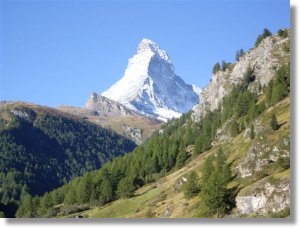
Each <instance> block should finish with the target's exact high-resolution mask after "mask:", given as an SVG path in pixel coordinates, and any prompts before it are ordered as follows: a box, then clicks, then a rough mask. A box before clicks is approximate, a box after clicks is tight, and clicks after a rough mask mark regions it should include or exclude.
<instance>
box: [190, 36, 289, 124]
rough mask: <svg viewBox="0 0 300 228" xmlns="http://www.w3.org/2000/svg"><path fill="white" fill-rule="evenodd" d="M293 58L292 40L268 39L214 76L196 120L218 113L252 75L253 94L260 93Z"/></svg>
mask: <svg viewBox="0 0 300 228" xmlns="http://www.w3.org/2000/svg"><path fill="white" fill-rule="evenodd" d="M289 57H290V52H289V37H284V38H283V37H281V36H280V35H274V36H269V37H266V38H265V39H263V40H262V41H261V43H260V44H259V45H258V46H257V47H256V48H254V49H250V50H249V51H248V52H246V53H245V54H244V55H243V56H241V57H240V59H239V61H237V62H236V63H235V64H229V65H228V67H227V68H226V70H220V71H218V72H216V73H215V74H213V75H212V80H211V82H210V83H209V85H207V86H206V87H205V89H204V90H203V91H202V92H201V95H200V102H199V104H198V105H196V106H195V107H194V108H193V115H192V116H193V119H194V120H196V121H199V120H200V119H201V117H202V116H204V115H205V114H206V113H207V111H208V110H209V111H213V110H216V109H217V108H218V107H219V105H220V103H221V102H222V99H223V98H224V96H226V95H227V94H228V93H229V92H230V91H231V90H232V88H233V87H234V85H237V84H240V83H242V81H243V80H244V76H245V74H247V73H248V74H251V76H252V79H251V80H253V83H251V87H250V88H249V89H250V90H251V91H256V92H257V93H260V92H261V91H259V89H260V88H262V87H264V86H265V85H267V84H268V83H269V82H270V80H271V79H272V78H273V77H274V75H275V72H276V71H277V70H278V69H279V68H280V66H281V65H282V63H283V62H287V61H288V60H289Z"/></svg>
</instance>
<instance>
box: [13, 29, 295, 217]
mask: <svg viewBox="0 0 300 228" xmlns="http://www.w3.org/2000/svg"><path fill="white" fill-rule="evenodd" d="M257 40H258V41H259V42H258V41H257V42H256V45H255V47H254V48H252V49H250V50H249V51H248V52H247V53H246V55H244V56H245V57H247V56H252V55H254V53H256V52H258V51H259V52H260V54H259V55H256V58H253V59H251V61H249V62H247V64H246V66H245V67H246V69H247V70H246V71H245V72H241V74H242V75H240V76H239V77H238V78H240V79H239V80H238V83H234V82H235V81H236V78H234V75H231V74H230V72H234V71H233V69H234V68H235V67H236V66H239V65H240V64H241V63H242V62H243V56H240V58H239V60H238V61H237V62H236V63H231V64H223V65H224V66H223V67H222V68H220V67H218V65H217V67H214V76H213V77H216V75H220V74H226V75H225V76H226V78H224V79H219V78H216V79H215V80H216V81H218V80H221V81H227V82H232V84H230V83H228V84H226V85H224V86H223V87H222V90H221V92H220V94H222V99H221V100H220V101H218V102H216V103H213V99H214V97H216V99H219V98H220V96H219V92H218V89H217V88H215V87H214V86H215V85H216V84H215V83H216V82H214V81H213V80H212V82H211V83H210V84H209V85H208V86H207V88H206V89H204V91H203V93H204V95H202V96H206V98H207V100H206V103H207V106H205V105H206V104H202V103H201V102H200V104H199V105H198V106H196V108H195V109H194V110H193V111H192V112H188V113H185V114H183V115H182V116H181V117H180V118H177V119H173V120H170V121H168V122H167V123H166V124H164V125H163V126H162V128H161V129H160V130H159V131H157V132H155V133H154V134H153V135H152V137H150V138H149V139H147V140H146V141H145V142H143V143H142V144H141V145H139V146H138V147H136V148H135V149H134V150H133V152H132V153H128V154H126V155H124V156H121V157H118V158H116V159H114V160H113V161H112V162H110V163H106V164H105V165H104V166H103V167H102V168H101V169H99V170H98V171H93V172H90V173H87V174H85V175H84V176H82V177H79V178H76V179H74V180H72V181H71V182H69V183H68V184H67V185H64V186H62V187H60V188H58V189H56V190H55V191H51V192H50V193H47V194H45V195H44V196H43V197H39V198H38V199H37V200H38V201H40V202H44V201H47V202H48V204H47V206H45V204H37V205H35V204H33V202H34V198H32V197H31V196H26V197H24V199H23V200H22V204H21V206H20V208H19V210H18V212H17V216H18V217H73V218H74V217H91V218H95V217H105V218H111V217H117V218H144V217H159V218H183V217H186V218H191V217H193V218H194V217H202V218H203V217H209V218H257V217H267V218H274V217H279V218H290V216H291V213H290V205H291V201H290V99H291V97H290V67H289V62H290V46H289V44H290V39H289V31H288V30H279V31H278V33H277V34H275V35H272V36H271V34H270V32H268V31H264V33H263V34H262V35H259V36H258V39H257ZM269 40H272V42H274V44H275V45H274V46H272V48H271V49H270V50H269V49H268V48H267V46H264V45H265V43H266V42H267V43H268V42H269ZM262 47H264V48H262ZM268 52H270V53H272V55H270V56H272V59H271V62H268V61H266V62H265V64H262V65H260V67H259V69H253V66H254V68H255V65H254V64H253V62H255V61H256V60H257V59H260V60H261V59H262V56H263V55H264V54H265V53H268ZM270 56H269V57H270ZM273 57H274V58H273ZM275 63H278V65H273V67H274V71H271V70H270V68H269V67H268V66H269V65H270V64H275ZM275 66H277V68H276V69H275ZM260 69H265V70H268V71H265V73H266V78H265V80H266V83H265V84H263V85H261V84H262V82H263V79H262V77H263V75H259V74H258V73H257V72H259V71H258V70H260ZM222 72H223V73H222ZM226 72H227V73H226ZM268 72H271V73H270V74H268ZM225 79H226V80H225ZM213 85H214V86H213ZM220 85H221V86H222V85H223V84H220ZM209 88H214V89H209ZM208 89H209V90H210V91H212V92H211V93H210V96H209V95H208V93H205V91H206V90H208ZM203 93H202V94H203ZM213 105H216V106H215V107H214V106H213ZM201 107H205V108H206V107H207V109H205V110H204V109H201ZM57 196H59V197H57ZM28 211H29V212H30V214H29V215H28ZM49 211H50V212H51V213H49ZM292 214H293V213H292Z"/></svg>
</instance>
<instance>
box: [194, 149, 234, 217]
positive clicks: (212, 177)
mask: <svg viewBox="0 0 300 228" xmlns="http://www.w3.org/2000/svg"><path fill="white" fill-rule="evenodd" d="M213 161H215V166H214V165H213ZM230 179H231V171H230V167H229V165H227V164H226V163H225V156H224V153H223V151H222V150H221V149H220V150H218V152H217V155H216V157H215V158H214V159H212V158H211V157H208V158H207V159H206V160H205V163H204V167H203V170H202V179H201V186H200V187H201V193H200V195H201V199H202V200H203V203H204V204H205V206H206V208H207V209H208V211H209V212H210V213H211V214H215V213H216V214H217V217H220V216H221V215H222V214H223V213H224V212H225V210H226V206H227V199H226V197H228V194H227V184H228V182H229V181H230Z"/></svg>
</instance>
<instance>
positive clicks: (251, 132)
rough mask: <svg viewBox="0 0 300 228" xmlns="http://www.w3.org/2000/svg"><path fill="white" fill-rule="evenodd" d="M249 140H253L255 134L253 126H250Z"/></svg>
mask: <svg viewBox="0 0 300 228" xmlns="http://www.w3.org/2000/svg"><path fill="white" fill-rule="evenodd" d="M250 138H251V139H254V138H255V132H254V126H253V124H251V125H250Z"/></svg>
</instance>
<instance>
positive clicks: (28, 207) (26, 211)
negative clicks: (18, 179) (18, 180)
mask: <svg viewBox="0 0 300 228" xmlns="http://www.w3.org/2000/svg"><path fill="white" fill-rule="evenodd" d="M33 214H34V207H33V204H32V197H31V195H29V194H28V193H27V194H25V195H23V197H22V202H21V206H20V207H19V208H18V211H17V212H16V216H17V217H18V218H21V217H23V218H31V217H33Z"/></svg>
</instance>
